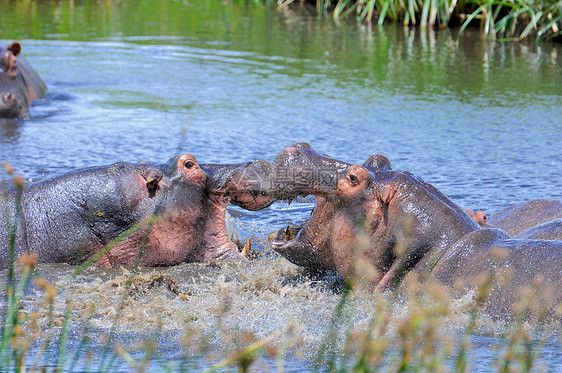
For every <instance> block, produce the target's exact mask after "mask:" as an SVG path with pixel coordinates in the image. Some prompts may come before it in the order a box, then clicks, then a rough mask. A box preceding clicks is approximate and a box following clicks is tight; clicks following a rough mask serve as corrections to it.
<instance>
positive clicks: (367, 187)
mask: <svg viewBox="0 0 562 373" xmlns="http://www.w3.org/2000/svg"><path fill="white" fill-rule="evenodd" d="M321 197H322V198H320V199H319V202H318V206H317V208H316V209H315V210H314V212H313V213H312V216H311V218H310V220H309V221H308V222H307V223H306V225H305V226H304V227H303V228H302V229H301V231H300V232H299V233H298V234H297V237H296V238H294V239H293V240H291V241H285V240H283V234H282V233H281V232H280V233H279V234H278V239H277V240H276V241H274V242H273V248H274V249H275V250H277V251H278V252H279V253H281V254H282V255H284V256H286V257H287V258H288V259H289V260H291V261H293V262H295V263H296V264H299V265H304V266H313V267H315V266H316V267H318V266H322V265H325V266H327V267H329V266H330V265H331V266H332V267H333V268H335V269H336V270H337V272H338V273H339V274H340V275H342V276H344V277H347V276H352V275H354V272H355V270H356V268H357V266H364V265H367V266H370V274H369V276H370V278H369V282H371V283H374V284H378V286H379V288H380V289H381V290H382V289H385V288H389V287H393V286H394V285H396V284H397V283H398V282H399V281H400V279H401V278H402V277H403V276H404V274H405V273H407V272H408V271H410V270H411V269H413V268H414V267H415V266H416V265H421V266H424V265H427V263H426V261H423V260H422V258H423V259H427V260H429V258H430V257H432V255H430V254H436V255H437V254H439V253H440V252H441V250H444V249H446V247H447V246H448V245H450V244H452V243H453V242H455V241H456V239H458V238H459V237H462V236H463V235H464V234H466V233H467V232H470V231H473V230H476V229H478V225H477V224H476V223H475V222H474V221H473V220H472V219H471V218H470V217H469V216H468V215H467V214H466V213H464V212H463V211H462V209H461V208H460V207H458V206H456V205H455V204H454V203H453V202H451V201H450V200H449V199H448V198H447V197H445V196H444V195H443V194H441V193H440V192H439V191H438V190H437V189H435V188H434V187H433V186H431V185H430V184H427V183H425V182H424V181H423V180H421V179H419V178H417V177H416V176H415V175H413V174H411V173H408V172H397V171H386V172H385V171H383V172H377V173H370V172H369V171H368V170H367V169H366V168H365V167H363V166H359V165H354V166H352V167H350V168H349V170H348V171H347V173H346V175H345V177H344V178H342V179H340V180H339V182H338V184H337V189H336V191H335V193H334V194H333V195H330V194H326V193H323V195H322V196H321ZM328 197H335V198H329V199H328ZM319 207H320V208H319ZM294 258H297V259H298V260H294ZM421 262H422V263H421Z"/></svg>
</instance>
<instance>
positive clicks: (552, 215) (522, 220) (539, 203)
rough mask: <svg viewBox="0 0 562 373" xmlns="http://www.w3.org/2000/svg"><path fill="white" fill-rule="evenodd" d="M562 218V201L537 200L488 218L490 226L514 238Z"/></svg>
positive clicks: (517, 205) (519, 204) (520, 204)
mask: <svg viewBox="0 0 562 373" xmlns="http://www.w3.org/2000/svg"><path fill="white" fill-rule="evenodd" d="M561 218H562V201H556V200H546V199H536V200H532V201H529V202H522V203H518V204H516V205H513V206H510V207H508V208H505V209H503V210H501V211H498V212H496V213H495V214H493V215H490V216H488V224H490V225H491V226H493V227H496V228H500V229H503V230H504V231H506V232H507V233H509V234H510V235H512V236H516V235H518V234H520V233H522V232H523V231H526V230H528V229H531V228H533V227H535V226H537V225H539V224H542V223H545V222H548V221H550V220H555V219H561Z"/></svg>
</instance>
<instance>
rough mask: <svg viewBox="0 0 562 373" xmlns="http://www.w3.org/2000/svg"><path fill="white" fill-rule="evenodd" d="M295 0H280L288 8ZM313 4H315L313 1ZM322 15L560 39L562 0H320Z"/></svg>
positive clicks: (508, 36) (497, 35)
mask: <svg viewBox="0 0 562 373" xmlns="http://www.w3.org/2000/svg"><path fill="white" fill-rule="evenodd" d="M292 2H293V0H280V1H279V4H280V6H286V5H288V4H290V3H292ZM309 2H314V0H310V1H309ZM316 5H317V10H318V12H319V15H323V14H329V13H331V16H332V17H333V18H335V19H339V18H345V17H348V16H355V17H356V18H358V19H359V20H360V21H362V22H367V23H371V22H373V21H376V22H377V23H378V24H379V25H380V24H382V23H383V22H385V21H392V22H402V23H403V24H404V25H405V26H416V25H419V26H420V27H422V28H425V27H440V28H445V27H448V26H450V25H457V24H461V32H462V31H463V30H464V29H465V28H466V27H467V26H469V25H470V26H474V25H480V26H481V27H482V28H483V29H484V31H485V32H486V34H488V35H489V36H490V37H493V38H499V39H500V40H503V39H507V40H510V39H512V40H523V39H525V38H527V37H529V36H531V35H534V36H535V37H536V39H537V40H548V39H554V38H559V37H560V36H561V30H562V1H558V0H544V1H535V0H316Z"/></svg>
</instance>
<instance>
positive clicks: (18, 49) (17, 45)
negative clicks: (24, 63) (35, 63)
mask: <svg viewBox="0 0 562 373" xmlns="http://www.w3.org/2000/svg"><path fill="white" fill-rule="evenodd" d="M8 50H9V51H10V52H12V53H13V54H14V56H17V55H18V54H20V52H21V44H20V43H18V42H17V41H15V42H13V43H12V44H10V45H9V46H8Z"/></svg>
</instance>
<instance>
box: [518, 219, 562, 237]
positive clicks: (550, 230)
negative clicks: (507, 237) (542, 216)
mask: <svg viewBox="0 0 562 373" xmlns="http://www.w3.org/2000/svg"><path fill="white" fill-rule="evenodd" d="M513 238H520V239H527V240H562V219H554V220H550V221H547V222H544V223H542V224H539V225H537V226H534V227H533V228H529V229H527V230H526V231H523V232H521V233H519V234H518V235H516V236H513Z"/></svg>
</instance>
